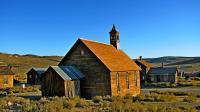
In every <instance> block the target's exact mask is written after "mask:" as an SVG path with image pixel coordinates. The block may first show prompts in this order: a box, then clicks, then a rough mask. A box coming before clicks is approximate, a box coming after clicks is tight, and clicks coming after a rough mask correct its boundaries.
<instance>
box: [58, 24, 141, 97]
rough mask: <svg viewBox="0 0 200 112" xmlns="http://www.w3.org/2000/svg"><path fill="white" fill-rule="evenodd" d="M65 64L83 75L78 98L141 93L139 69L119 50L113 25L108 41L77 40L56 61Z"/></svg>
mask: <svg viewBox="0 0 200 112" xmlns="http://www.w3.org/2000/svg"><path fill="white" fill-rule="evenodd" d="M68 65H73V66H76V67H77V68H78V69H79V70H80V71H81V72H82V73H83V74H84V75H85V79H84V80H81V81H80V85H81V86H80V88H81V97H85V98H91V97H94V96H105V95H110V96H125V95H131V96H135V95H138V94H140V73H139V71H140V68H139V66H138V65H137V64H136V63H135V62H134V61H132V59H131V58H130V57H129V56H128V55H127V54H125V53H124V52H123V51H122V50H121V49H120V47H119V32H118V31H117V30H116V28H115V26H113V28H112V30H111V31H110V44H106V43H100V42H95V41H91V40H86V39H78V40H77V41H76V43H75V44H74V45H73V47H72V48H71V49H70V50H69V52H68V53H67V54H66V55H65V57H64V58H63V59H62V61H61V62H60V63H59V66H68Z"/></svg>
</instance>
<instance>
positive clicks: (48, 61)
mask: <svg viewBox="0 0 200 112" xmlns="http://www.w3.org/2000/svg"><path fill="white" fill-rule="evenodd" d="M61 59H62V57H61V56H37V55H32V54H28V55H19V54H6V53H0V65H8V64H10V65H12V66H13V68H12V70H13V71H14V72H15V73H16V74H15V79H18V80H21V81H22V80H24V81H25V80H26V72H27V71H28V70H29V69H30V68H32V67H48V66H50V65H57V64H58V63H59V62H60V60H61Z"/></svg>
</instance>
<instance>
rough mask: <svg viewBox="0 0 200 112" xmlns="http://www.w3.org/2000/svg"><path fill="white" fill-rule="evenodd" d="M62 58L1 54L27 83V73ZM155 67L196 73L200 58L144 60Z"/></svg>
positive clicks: (19, 77)
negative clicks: (168, 67)
mask: <svg viewBox="0 0 200 112" xmlns="http://www.w3.org/2000/svg"><path fill="white" fill-rule="evenodd" d="M61 59H62V56H37V55H33V54H27V55H19V54H7V53H1V52H0V65H8V64H10V65H12V66H13V68H12V70H13V71H14V72H15V73H16V75H15V78H16V79H19V80H21V81H26V73H27V71H28V70H29V69H30V68H32V67H48V66H50V65H57V64H58V63H59V62H60V60H61ZM144 60H146V61H148V62H150V63H152V64H153V65H154V66H161V63H162V62H163V63H164V65H165V66H176V67H178V68H179V71H185V72H195V71H200V57H173V56H167V57H160V58H147V59H144Z"/></svg>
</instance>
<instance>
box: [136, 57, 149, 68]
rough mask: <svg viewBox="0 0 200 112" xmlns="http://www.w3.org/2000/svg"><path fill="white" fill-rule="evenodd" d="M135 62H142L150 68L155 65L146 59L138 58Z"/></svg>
mask: <svg viewBox="0 0 200 112" xmlns="http://www.w3.org/2000/svg"><path fill="white" fill-rule="evenodd" d="M135 62H136V63H140V64H142V65H143V66H145V67H148V68H150V67H153V65H152V64H151V63H149V62H147V61H145V60H140V59H137V60H135Z"/></svg>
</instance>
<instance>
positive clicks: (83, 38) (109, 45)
mask: <svg viewBox="0 0 200 112" xmlns="http://www.w3.org/2000/svg"><path fill="white" fill-rule="evenodd" d="M79 39H80V40H83V41H90V42H95V43H99V44H104V45H109V46H113V45H111V44H108V43H103V42H98V41H94V40H89V39H85V38H79ZM113 47H114V46H113Z"/></svg>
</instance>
